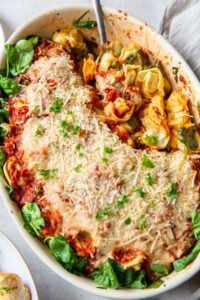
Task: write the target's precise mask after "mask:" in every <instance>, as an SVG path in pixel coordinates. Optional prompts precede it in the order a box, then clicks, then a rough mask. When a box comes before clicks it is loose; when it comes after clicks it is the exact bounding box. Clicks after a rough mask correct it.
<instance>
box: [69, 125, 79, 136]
mask: <svg viewBox="0 0 200 300" xmlns="http://www.w3.org/2000/svg"><path fill="white" fill-rule="evenodd" d="M80 130H81V127H80V126H79V124H77V123H73V124H72V128H71V131H70V132H71V135H77V134H78V133H79V132H80Z"/></svg>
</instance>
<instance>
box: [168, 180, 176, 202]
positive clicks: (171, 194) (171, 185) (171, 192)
mask: <svg viewBox="0 0 200 300" xmlns="http://www.w3.org/2000/svg"><path fill="white" fill-rule="evenodd" d="M167 195H168V196H169V197H170V198H171V199H176V198H177V196H178V192H177V189H176V186H175V184H174V183H173V181H170V182H169V191H168V193H167Z"/></svg>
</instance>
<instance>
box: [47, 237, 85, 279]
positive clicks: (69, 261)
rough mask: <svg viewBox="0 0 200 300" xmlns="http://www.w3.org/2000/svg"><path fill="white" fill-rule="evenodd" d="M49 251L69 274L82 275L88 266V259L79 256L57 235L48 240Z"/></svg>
mask: <svg viewBox="0 0 200 300" xmlns="http://www.w3.org/2000/svg"><path fill="white" fill-rule="evenodd" d="M48 244H49V249H50V251H51V253H52V254H53V256H54V257H55V259H56V260H57V261H58V262H59V263H60V264H61V265H62V266H63V267H64V268H65V269H66V270H68V271H69V272H71V273H74V274H81V273H83V271H84V270H85V268H86V266H87V265H88V261H87V259H85V258H84V257H80V256H78V255H77V254H76V253H75V252H74V250H73V248H72V247H71V246H70V244H69V243H68V242H67V240H66V239H65V238H64V237H63V236H61V235H56V236H54V237H50V238H49V239H48Z"/></svg>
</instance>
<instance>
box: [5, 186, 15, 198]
mask: <svg viewBox="0 0 200 300" xmlns="http://www.w3.org/2000/svg"><path fill="white" fill-rule="evenodd" d="M6 190H7V191H8V195H10V196H11V195H12V193H13V192H14V188H13V187H12V186H11V185H9V184H8V185H7V186H6Z"/></svg>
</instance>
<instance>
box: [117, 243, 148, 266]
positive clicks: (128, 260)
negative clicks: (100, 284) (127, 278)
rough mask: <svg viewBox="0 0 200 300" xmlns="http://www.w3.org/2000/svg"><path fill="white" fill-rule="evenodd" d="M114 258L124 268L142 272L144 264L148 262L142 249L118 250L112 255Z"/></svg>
mask: <svg viewBox="0 0 200 300" xmlns="http://www.w3.org/2000/svg"><path fill="white" fill-rule="evenodd" d="M112 256H113V258H114V259H115V260H116V261H117V262H119V263H121V264H122V265H123V267H124V268H125V269H126V268H133V269H135V270H136V271H137V270H140V269H141V267H142V264H143V262H144V261H145V260H146V255H145V253H144V252H143V251H142V250H140V249H131V248H127V249H122V248H121V249H116V250H114V251H113V253H112Z"/></svg>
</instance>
